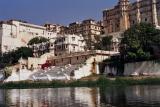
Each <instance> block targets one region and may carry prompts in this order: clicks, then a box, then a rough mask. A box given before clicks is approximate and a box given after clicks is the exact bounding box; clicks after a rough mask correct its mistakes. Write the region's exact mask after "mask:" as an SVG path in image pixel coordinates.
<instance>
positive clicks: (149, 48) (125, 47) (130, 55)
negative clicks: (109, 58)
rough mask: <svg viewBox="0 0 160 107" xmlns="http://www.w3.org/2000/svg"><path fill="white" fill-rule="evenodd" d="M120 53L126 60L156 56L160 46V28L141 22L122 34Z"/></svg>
mask: <svg viewBox="0 0 160 107" xmlns="http://www.w3.org/2000/svg"><path fill="white" fill-rule="evenodd" d="M120 46H121V47H120V53H121V56H122V57H123V58H124V59H125V60H129V61H134V60H147V59H150V58H154V57H155V53H156V51H155V49H157V48H160V30H158V29H156V28H155V27H154V26H152V25H151V24H146V23H140V24H137V25H134V26H133V27H131V28H130V29H128V30H126V31H125V32H124V33H123V35H122V40H121V43H120Z"/></svg>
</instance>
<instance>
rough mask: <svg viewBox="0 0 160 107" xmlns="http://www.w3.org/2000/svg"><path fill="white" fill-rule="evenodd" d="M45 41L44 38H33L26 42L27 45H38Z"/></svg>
mask: <svg viewBox="0 0 160 107" xmlns="http://www.w3.org/2000/svg"><path fill="white" fill-rule="evenodd" d="M47 41H49V40H48V39H47V38H45V37H35V38H33V39H31V40H30V41H29V42H28V45H33V44H39V43H42V42H47Z"/></svg>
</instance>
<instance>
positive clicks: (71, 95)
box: [0, 86, 160, 107]
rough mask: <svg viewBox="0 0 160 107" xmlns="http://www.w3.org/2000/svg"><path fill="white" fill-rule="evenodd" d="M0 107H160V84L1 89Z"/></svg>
mask: <svg viewBox="0 0 160 107" xmlns="http://www.w3.org/2000/svg"><path fill="white" fill-rule="evenodd" d="M0 107H160V86H127V87H107V88H54V89H52V88H46V89H11V90H0Z"/></svg>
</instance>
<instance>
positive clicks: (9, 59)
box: [0, 47, 33, 68]
mask: <svg viewBox="0 0 160 107" xmlns="http://www.w3.org/2000/svg"><path fill="white" fill-rule="evenodd" d="M32 56H33V52H32V50H31V49H30V48H27V47H20V48H18V49H17V50H14V51H11V52H7V53H3V55H2V56H0V68H4V67H6V66H10V65H14V64H16V63H18V60H19V59H20V58H21V57H22V58H24V59H27V58H28V57H32Z"/></svg>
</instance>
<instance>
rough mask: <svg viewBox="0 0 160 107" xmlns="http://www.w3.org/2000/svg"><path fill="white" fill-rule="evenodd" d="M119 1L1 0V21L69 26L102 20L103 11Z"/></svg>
mask: <svg viewBox="0 0 160 107" xmlns="http://www.w3.org/2000/svg"><path fill="white" fill-rule="evenodd" d="M117 2H118V0H1V3H0V20H9V19H20V20H25V21H27V22H30V23H34V24H40V25H42V24H44V23H55V24H62V25H68V24H69V23H72V22H75V21H82V20H84V19H88V18H93V19H95V20H101V19H102V11H103V10H104V9H106V8H111V7H113V6H114V5H116V4H117Z"/></svg>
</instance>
